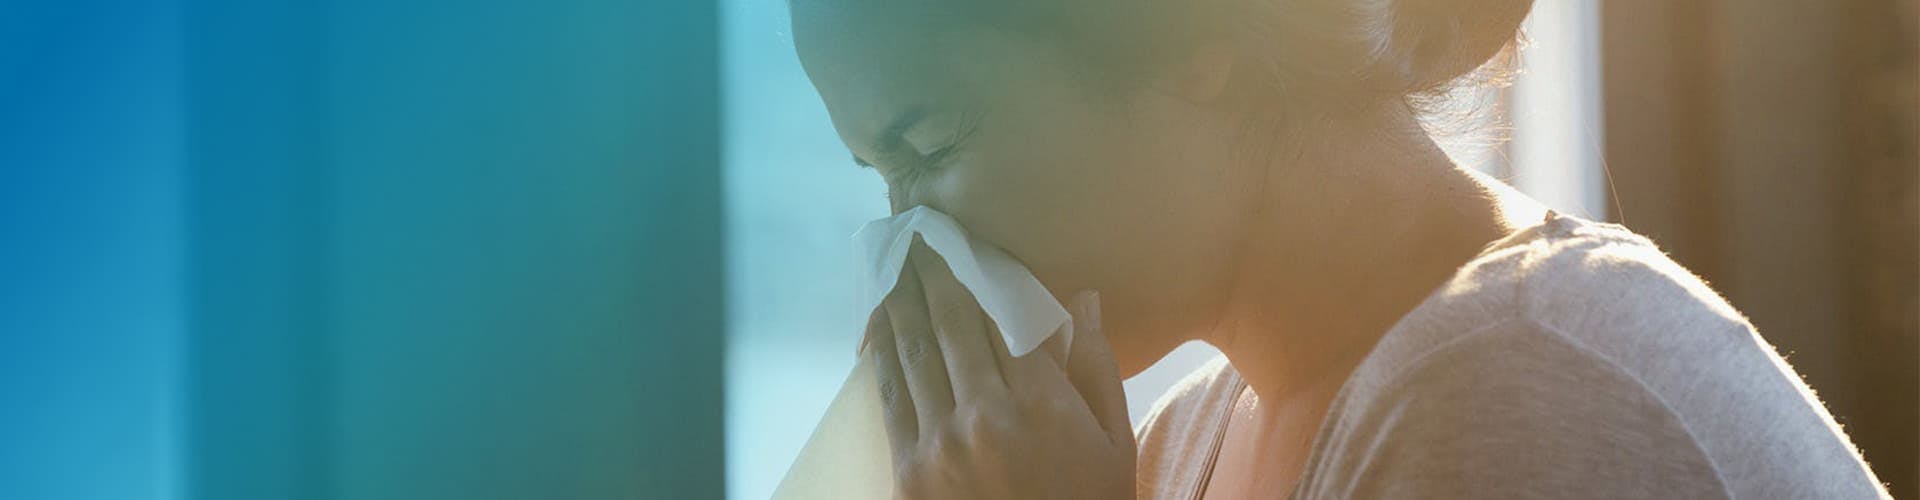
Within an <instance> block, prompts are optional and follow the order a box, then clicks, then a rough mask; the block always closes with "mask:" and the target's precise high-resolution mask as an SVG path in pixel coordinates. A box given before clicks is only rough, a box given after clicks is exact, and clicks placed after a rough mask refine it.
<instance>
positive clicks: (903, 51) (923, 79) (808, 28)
mask: <svg viewBox="0 0 1920 500" xmlns="http://www.w3.org/2000/svg"><path fill="white" fill-rule="evenodd" d="M925 4H926V3H925V2H922V1H918V0H904V1H901V0H801V1H797V2H795V3H794V4H793V39H794V46H795V48H796V49H797V51H798V52H799V56H800V62H801V66H802V67H803V68H804V69H805V70H806V73H807V76H808V78H809V79H810V80H812V82H813V85H814V88H815V89H816V90H818V91H819V93H820V97H821V99H822V101H824V102H825V103H826V105H827V109H828V111H829V113H830V114H831V115H832V118H833V121H834V126H835V128H837V129H839V131H840V133H841V135H842V137H843V138H845V139H848V144H849V145H851V146H855V147H856V148H857V147H858V146H859V145H860V143H859V142H858V141H862V140H865V139H868V137H866V136H867V135H870V134H873V133H876V132H878V130H879V129H880V128H881V127H884V126H885V124H886V122H888V121H889V120H892V119H893V118H894V117H895V115H897V114H900V113H903V112H906V111H907V110H909V109H914V108H930V109H932V110H935V111H938V110H939V109H940V108H944V107H948V106H954V105H958V104H960V103H964V102H968V101H975V100H979V99H983V98H985V97H987V95H986V94H987V93H990V92H993V91H995V89H997V88H1000V87H1005V86H1007V83H1008V82H1005V81H1004V78H1005V77H1006V76H1009V75H1007V74H1006V73H1007V72H1006V71H1003V70H1002V68H1004V67H1005V63H1007V62H1009V59H1011V58H1021V57H1027V56H1026V55H1025V54H1021V53H1020V52H1021V51H1020V50H1016V49H1013V48H1012V47H1011V46H1010V45H1008V44H1009V43H1010V41H1011V37H1006V36H1002V35H1001V34H999V32H997V31H995V30H991V29H986V28H984V27H982V26H980V25H978V24H974V23H970V22H968V21H967V20H966V18H964V17H961V16H960V15H959V14H956V13H952V12H951V10H950V9H949V10H940V9H939V8H935V7H926V6H925Z"/></svg>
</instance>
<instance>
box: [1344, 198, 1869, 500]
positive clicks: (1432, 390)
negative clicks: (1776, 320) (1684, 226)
mask: <svg viewBox="0 0 1920 500" xmlns="http://www.w3.org/2000/svg"><path fill="white" fill-rule="evenodd" d="M1349 386H1350V387H1349V388H1348V390H1349V392H1351V393H1352V394H1347V395H1344V396H1345V397H1346V399H1345V400H1344V402H1343V405H1344V406H1345V407H1344V408H1338V409H1336V411H1339V412H1344V414H1343V415H1341V416H1342V417H1343V418H1342V419H1341V420H1343V422H1340V423H1339V424H1338V426H1339V428H1338V429H1336V430H1337V432H1339V433H1341V434H1342V435H1343V436H1344V437H1345V438H1347V439H1350V440H1353V441H1355V442H1362V443H1375V444H1374V445H1375V446H1379V447H1380V451H1382V452H1383V453H1388V456H1389V457H1397V458H1395V459H1383V460H1379V461H1377V462H1376V463H1377V464H1378V467H1389V468H1391V467H1400V468H1403V469H1404V468H1408V467H1413V468H1414V469H1412V470H1414V471H1415V472H1418V473H1420V474H1433V473H1435V472H1436V471H1435V470H1434V469H1433V467H1438V468H1440V469H1443V470H1444V472H1445V473H1446V474H1449V475H1451V476H1453V477H1461V478H1476V480H1478V481H1479V482H1480V483H1481V484H1488V485H1503V484H1505V485H1512V484H1519V485H1522V486H1523V487H1529V488H1531V487H1540V486H1543V485H1556V486H1570V485H1584V486H1587V487H1589V488H1593V487H1597V486H1599V485H1600V484H1601V483H1598V482H1595V481H1604V484H1606V485H1609V486H1608V488H1617V487H1629V488H1634V487H1638V486H1632V485H1634V484H1656V485H1662V486H1663V487H1674V485H1680V486H1684V487H1699V488H1701V491H1700V493H1701V495H1702V496H1706V497H1713V496H1724V495H1727V494H1731V495H1733V496H1754V495H1757V496H1762V497H1770V496H1782V495H1779V493H1783V492H1793V493H1795V494H1788V495H1785V496H1797V494H1805V493H1812V492H1820V491H1825V492H1828V493H1831V492H1834V491H1856V492H1857V491H1862V488H1859V487H1860V486H1861V485H1871V484H1873V483H1874V481H1873V479H1872V478H1871V474H1870V473H1863V471H1865V467H1864V465H1863V464H1862V463H1861V462H1860V460H1859V458H1858V454H1857V453H1856V452H1854V451H1853V450H1852V448H1851V446H1850V445H1849V444H1848V441H1847V439H1846V437H1845V435H1844V434H1843V433H1841V432H1840V431H1839V428H1838V426H1837V425H1835V424H1834V422H1833V418H1832V417H1831V415H1829V414H1828V413H1827V412H1826V410H1825V408H1824V407H1823V406H1822V405H1821V404H1820V402H1819V400H1818V399H1817V398H1816V397H1814V396H1813V393H1812V391H1810V390H1808V389H1807V388H1806V386H1805V384H1804V383H1803V382H1801V381H1800V379H1799V377H1798V375H1797V374H1795V373H1794V372H1793V370H1792V368H1791V367H1790V366H1789V365H1787V363H1786V362H1785V361H1784V360H1782V359H1781V358H1780V356H1779V355H1778V354H1777V353H1776V352H1775V350H1774V349H1773V347H1772V346H1771V345H1769V344H1767V343H1766V342H1765V340H1763V339H1762V338H1761V337H1760V336H1759V335H1758V334H1757V332H1756V331H1755V330H1754V329H1753V327H1752V325H1751V324H1750V323H1748V321H1747V320H1746V318H1745V317H1743V316H1742V315H1741V314H1740V313H1739V312H1738V311H1736V310H1735V309H1734V308H1733V307H1732V306H1731V305H1729V304H1728V303H1727V301H1726V300H1724V299H1722V298H1721V297H1720V296H1719V294H1717V293H1715V292H1714V291H1713V290H1712V289H1711V288H1710V287H1709V286H1708V285H1707V284H1706V283H1705V282H1704V281H1702V280H1701V279H1699V278H1698V277H1696V276H1694V275H1693V274H1692V273H1691V272H1688V271H1687V270H1686V269H1685V268H1683V267H1681V266H1680V265H1679V264H1677V263H1675V262H1674V261H1673V260H1672V259H1669V258H1668V257H1667V256H1666V255H1665V254H1664V253H1663V252H1661V251H1660V249H1659V248H1658V247H1657V246H1655V245H1654V244H1653V243H1652V242H1651V241H1649V240H1647V239H1646V238H1644V237H1641V236H1639V235H1636V234H1633V233H1632V232H1630V231H1627V230H1626V229H1625V228H1623V227H1620V226H1617V225H1613V224H1604V223H1596V222H1590V221H1583V220H1579V219H1575V218H1571V217H1564V216H1562V217H1558V218H1555V217H1549V219H1548V220H1547V221H1546V222H1545V223H1543V224H1542V225H1540V226H1537V227H1534V228H1529V229H1527V230H1524V231H1521V232H1518V233H1516V234H1515V235H1513V236H1512V237H1509V238H1507V239H1504V240H1501V241H1499V242H1496V243H1494V244H1492V245H1489V247H1488V249H1487V250H1486V251H1485V252H1483V253H1482V254H1481V256H1479V257H1477V258H1475V259H1474V260H1473V261H1472V262H1470V263H1469V264H1467V265H1466V266H1464V267H1463V268H1462V269H1461V270H1460V271H1459V272H1458V273H1457V274H1456V276H1455V277H1454V278H1453V279H1452V280H1451V281H1449V282H1448V283H1447V284H1446V285H1444V286H1442V287H1441V288H1440V289H1439V290H1437V291H1435V292H1434V293H1433V294H1432V295H1431V296H1430V297H1429V298H1428V299H1427V301H1425V302H1424V303H1423V304H1422V305H1420V306H1419V307H1417V308H1416V309H1415V310H1414V311H1413V312H1411V313H1409V314H1408V315H1407V317H1406V318H1404V319H1403V320H1402V321H1401V323H1400V324H1399V325H1396V326H1395V327H1394V329H1393V331H1391V332H1389V333H1388V334H1387V335H1386V336H1385V337H1383V339H1382V340H1381V342H1380V344H1379V345H1377V346H1376V348H1375V351H1374V352H1373V353H1372V354H1370V355H1369V357H1368V359H1367V360H1366V361H1364V362H1363V364H1362V366H1361V367H1360V369H1358V370H1356V372H1355V375H1354V377H1353V378H1352V379H1350V381H1349ZM1348 446H1353V445H1348ZM1357 450H1368V449H1367V448H1358V449H1357ZM1336 451H1338V450H1336ZM1354 451H1356V449H1352V448H1350V449H1348V450H1346V453H1349V454H1351V453H1353V452H1354ZM1389 452H1390V453H1389ZM1369 453H1371V451H1369ZM1416 459H1417V460H1416ZM1403 472H1404V471H1403ZM1629 478H1637V479H1634V481H1629V482H1622V481H1621V480H1622V479H1629ZM1649 478H1651V479H1649ZM1862 479H1864V481H1862ZM1579 481H1588V482H1584V483H1582V482H1579ZM1649 481H1652V482H1649ZM1449 484H1451V483H1449ZM1622 485H1625V486H1622ZM1455 486H1461V485H1455ZM1463 487H1464V486H1463ZM1834 488H1837V489H1834ZM1866 489H1870V487H1869V488H1866ZM1600 491H1602V492H1604V493H1610V494H1617V493H1619V492H1620V491H1621V490H1618V489H1603V490H1600ZM1468 493H1471V492H1468ZM1650 493H1656V494H1654V495H1653V496H1673V495H1670V494H1664V493H1658V492H1650ZM1769 493H1773V494H1769ZM1469 496H1472V495H1469ZM1625 496H1638V495H1625ZM1682 496H1693V495H1682ZM1814 496H1822V495H1818V494H1815V495H1814ZM1869 496H1871V495H1869Z"/></svg>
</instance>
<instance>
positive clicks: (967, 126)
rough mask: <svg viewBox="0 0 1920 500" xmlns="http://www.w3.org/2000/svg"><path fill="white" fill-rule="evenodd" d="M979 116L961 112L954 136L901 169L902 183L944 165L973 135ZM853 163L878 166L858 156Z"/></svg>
mask: <svg viewBox="0 0 1920 500" xmlns="http://www.w3.org/2000/svg"><path fill="white" fill-rule="evenodd" d="M980 116H981V113H978V112H967V113H963V114H961V118H960V119H961V125H960V131H959V132H958V133H955V134H954V137H953V139H952V140H949V141H947V145H945V146H941V147H940V148H939V149H935V150H933V152H931V153H927V154H925V155H922V156H921V157H920V158H919V159H917V160H916V161H914V162H913V163H914V165H911V166H909V167H907V168H905V169H902V170H905V172H904V173H903V174H902V175H905V176H907V177H908V179H907V180H906V181H905V182H903V183H911V182H912V179H915V178H918V177H919V176H920V175H923V174H925V173H927V172H929V171H933V170H938V169H939V168H940V167H944V166H946V162H947V159H948V158H949V157H951V156H953V153H954V152H955V151H957V150H958V149H960V146H961V145H963V144H965V143H966V142H967V139H969V138H972V137H973V133H974V131H975V130H978V129H979V125H980ZM853 163H854V164H855V165H859V166H860V167H861V168H868V169H874V170H879V169H878V168H876V167H874V166H873V164H872V163H869V162H867V161H866V160H864V159H861V158H860V157H859V156H855V157H853ZM882 175H885V174H884V173H882Z"/></svg>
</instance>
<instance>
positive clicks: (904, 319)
mask: <svg viewBox="0 0 1920 500" xmlns="http://www.w3.org/2000/svg"><path fill="white" fill-rule="evenodd" d="M916 238H918V237H917V236H916ZM909 260H911V259H909ZM919 275H920V273H919V272H917V271H915V270H914V268H913V266H905V268H903V269H901V270H900V283H899V284H898V285H897V286H895V287H894V288H893V291H892V292H891V293H888V294H887V299H886V300H884V301H882V304H883V307H885V308H886V310H887V317H888V324H890V325H893V340H894V343H895V347H896V351H897V353H898V355H899V362H900V371H901V372H902V373H905V374H906V379H907V391H908V392H911V393H913V407H914V415H915V416H916V417H917V421H918V422H919V424H920V428H921V429H933V428H937V427H938V425H939V424H938V423H939V422H940V421H942V420H944V419H945V418H946V416H947V415H948V414H950V413H952V412H953V385H952V383H950V382H948V381H947V363H946V361H945V360H943V359H941V354H940V341H939V340H938V339H935V338H934V336H933V325H932V323H931V320H930V319H929V318H928V314H927V299H926V294H925V293H923V292H922V290H921V285H920V276H919Z"/></svg>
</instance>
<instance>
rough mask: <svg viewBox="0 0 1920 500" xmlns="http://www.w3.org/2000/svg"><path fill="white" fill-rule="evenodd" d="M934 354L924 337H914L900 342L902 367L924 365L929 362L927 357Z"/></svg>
mask: <svg viewBox="0 0 1920 500" xmlns="http://www.w3.org/2000/svg"><path fill="white" fill-rule="evenodd" d="M932 352H933V348H932V346H931V345H928V342H927V339H926V338H924V337H914V338H911V339H903V340H901V341H900V354H901V356H900V357H901V360H900V363H901V364H902V365H906V366H908V367H919V366H921V365H924V364H926V362H927V357H928V356H929V355H931V354H932Z"/></svg>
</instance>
